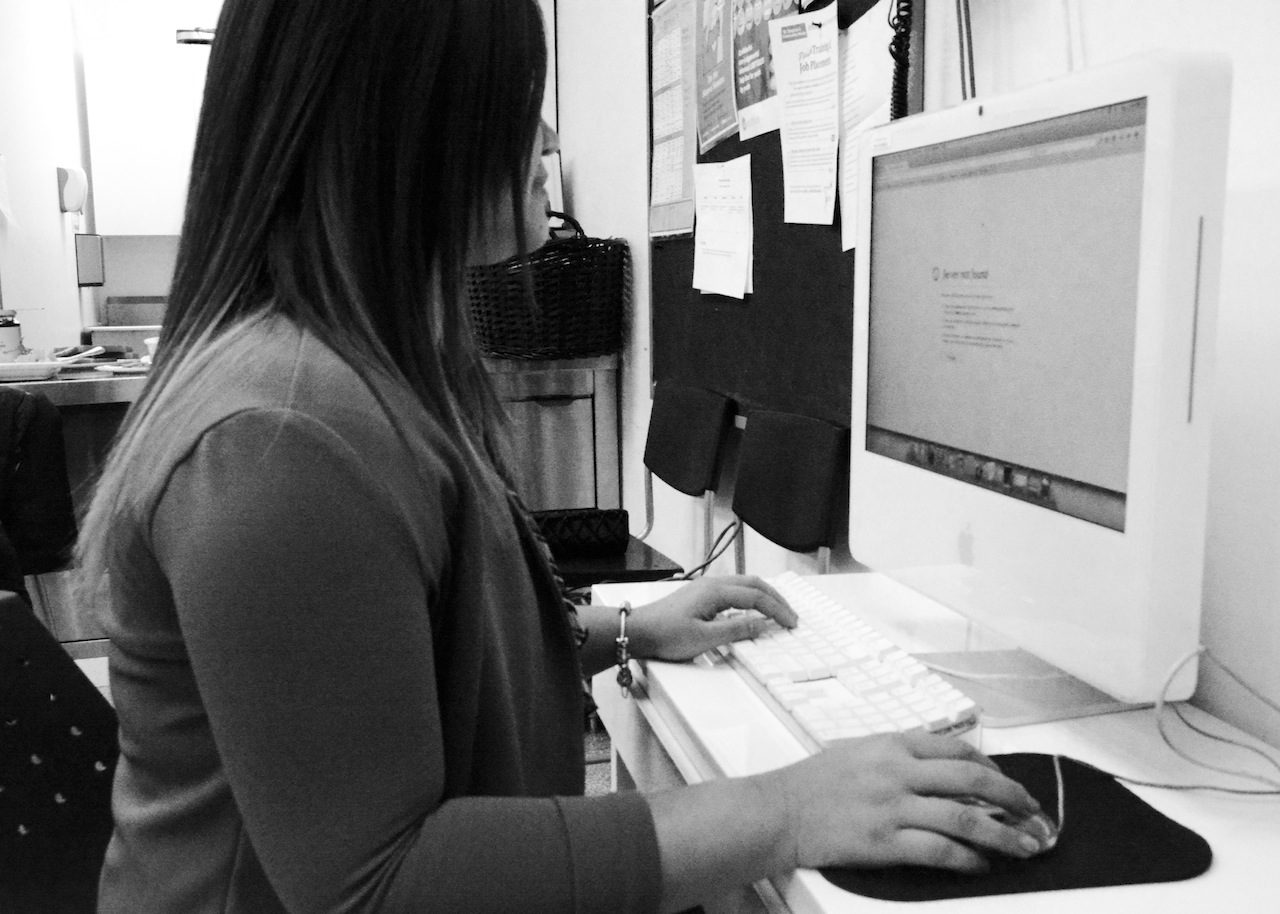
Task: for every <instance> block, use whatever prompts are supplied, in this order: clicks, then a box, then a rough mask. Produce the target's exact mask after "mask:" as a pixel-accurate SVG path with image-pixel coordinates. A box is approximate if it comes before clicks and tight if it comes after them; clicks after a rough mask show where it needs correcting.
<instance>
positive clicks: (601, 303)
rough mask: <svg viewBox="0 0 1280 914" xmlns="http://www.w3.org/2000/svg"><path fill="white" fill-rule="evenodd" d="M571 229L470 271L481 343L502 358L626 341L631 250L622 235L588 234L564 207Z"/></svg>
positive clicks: (601, 350)
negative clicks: (533, 247) (523, 254)
mask: <svg viewBox="0 0 1280 914" xmlns="http://www.w3.org/2000/svg"><path fill="white" fill-rule="evenodd" d="M552 216H554V217H556V218H559V219H562V220H564V222H565V223H566V225H568V226H570V227H571V228H572V229H573V233H574V234H573V236H572V237H569V238H561V239H558V240H554V241H550V242H548V243H547V244H545V245H543V246H542V247H541V248H539V249H538V250H536V251H534V252H533V253H532V254H529V255H528V256H526V257H513V258H511V259H510V260H505V261H503V262H502V263H498V264H494V265H492V266H484V267H475V268H473V269H471V270H469V271H468V273H467V297H468V299H469V302H470V306H471V323H472V326H473V329H474V331H475V335H476V342H477V343H478V344H479V346H480V349H481V351H482V352H483V353H484V354H485V355H489V356H495V357H498V358H504V359H574V358H585V357H587V356H595V355H607V354H609V353H613V352H617V351H618V350H619V349H621V348H622V322H623V316H624V314H625V313H626V311H627V310H628V306H629V305H630V302H631V251H630V248H628V247H627V242H626V241H624V240H622V239H620V238H588V237H587V236H586V234H585V233H584V232H583V231H582V226H580V225H579V224H578V223H577V222H576V221H574V220H573V219H571V218H569V217H568V216H565V215H562V214H560V213H552Z"/></svg>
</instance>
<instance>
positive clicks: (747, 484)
mask: <svg viewBox="0 0 1280 914" xmlns="http://www.w3.org/2000/svg"><path fill="white" fill-rule="evenodd" d="M848 457H849V429H847V428H844V427H842V426H838V425H832V424H831V423H830V422H824V421H823V420H821V419H813V418H810V417H808V416H801V415H796V414H793V413H783V412H776V411H773V410H765V409H757V410H752V411H751V412H749V413H747V427H746V428H745V429H744V430H743V433H742V443H741V446H740V449H739V452H738V474H737V481H736V483H735V485H734V490H733V513H734V514H736V515H737V516H738V517H739V518H741V520H742V521H743V523H745V524H747V525H748V526H749V527H751V528H752V529H753V530H755V531H756V532H757V533H759V534H760V535H761V536H763V537H765V538H766V539H768V540H770V541H771V542H773V543H776V544H777V545H779V546H782V547H783V548H784V549H790V550H792V551H793V552H812V551H813V550H815V549H819V548H822V547H829V546H831V545H832V544H833V543H834V541H835V539H836V530H837V524H836V518H838V517H843V516H844V514H843V512H842V511H840V510H839V509H838V506H839V505H841V504H842V502H841V492H842V483H843V482H844V480H845V479H846V476H845V473H846V471H847V467H848V465H849V461H848Z"/></svg>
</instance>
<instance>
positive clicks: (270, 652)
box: [101, 320, 660, 914]
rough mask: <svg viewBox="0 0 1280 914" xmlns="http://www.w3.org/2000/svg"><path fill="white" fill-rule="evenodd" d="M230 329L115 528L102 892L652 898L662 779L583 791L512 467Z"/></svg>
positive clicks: (413, 412)
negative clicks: (657, 786) (504, 469)
mask: <svg viewBox="0 0 1280 914" xmlns="http://www.w3.org/2000/svg"><path fill="white" fill-rule="evenodd" d="M234 333H235V336H234V338H233V339H232V340H231V342H230V343H229V344H228V345H227V346H226V347H225V350H224V351H223V352H221V353H220V354H219V356H218V357H217V358H216V359H215V360H214V363H213V365H212V367H210V368H209V369H208V370H206V371H205V372H203V374H196V375H194V376H192V377H188V378H186V379H183V381H182V383H181V384H176V383H175V384H170V385H169V388H170V389H169V390H168V391H167V395H166V399H165V401H164V402H162V403H160V404H158V409H159V412H158V413H157V416H156V422H155V423H154V425H153V428H154V429H155V431H153V432H152V433H151V434H150V436H149V438H148V442H149V445H150V446H149V448H148V449H147V453H148V454H149V455H150V459H148V460H147V461H145V463H146V465H145V466H143V465H139V466H138V472H137V478H136V482H135V483H134V485H136V491H135V493H134V497H132V498H130V499H129V504H128V505H127V506H126V507H125V508H123V509H122V510H121V512H120V515H119V517H118V520H117V523H116V525H115V528H114V529H113V535H114V536H113V544H112V553H111V562H110V567H111V605H112V609H111V611H110V614H109V619H108V630H109V632H108V633H109V636H110V638H111V641H112V654H111V657H110V671H111V688H112V693H113V695H114V698H115V701H116V707H117V711H118V714H119V717H120V743H121V757H120V762H119V767H118V770H117V773H116V783H115V797H114V809H115V816H116V830H115V834H114V835H113V838H112V841H111V845H110V848H109V850H108V854H107V861H106V865H105V867H104V870H103V876H102V884H101V910H102V911H103V912H104V914H109V912H136V911H148V912H167V911H173V912H182V914H196V912H219V914H222V912H251V914H264V912H270V911H281V910H287V911H373V910H377V911H415V912H422V911H449V912H456V911H469V912H479V911H488V910H492V911H538V912H543V911H547V912H552V911H583V912H586V911H610V912H615V911H651V910H654V909H655V908H656V907H657V903H658V895H659V890H660V885H659V882H660V871H659V859H658V849H657V842H656V837H655V834H654V828H653V821H652V817H651V815H650V812H649V808H648V805H647V803H646V801H645V800H644V798H643V797H641V796H639V795H638V794H634V793H630V794H618V795H614V796H610V797H592V798H584V797H582V796H580V794H581V793H582V786H583V757H582V723H583V709H582V696H581V691H580V681H579V669H578V665H577V658H576V655H575V646H574V643H573V638H572V636H571V633H570V627H569V624H568V621H567V619H566V616H565V613H564V611H563V609H562V607H561V605H560V602H559V600H558V597H557V594H556V593H555V590H554V584H553V582H552V581H551V578H550V575H549V573H548V572H547V570H546V568H545V566H544V564H543V563H542V562H540V561H539V560H538V558H537V556H538V552H537V549H538V546H537V544H536V542H535V541H534V540H533V538H532V537H531V535H530V534H529V532H528V530H527V525H525V524H523V523H520V522H519V521H518V519H517V518H516V516H515V514H514V509H513V507H512V505H511V503H510V500H509V499H508V497H507V496H506V494H505V489H504V488H503V487H502V485H501V483H500V482H499V481H498V480H497V478H496V476H494V475H493V474H480V475H478V474H477V473H475V472H474V471H473V470H472V469H471V468H470V464H469V463H468V462H467V461H466V460H464V458H463V455H462V454H461V453H460V451H459V448H458V447H457V446H456V444H455V442H454V441H452V440H451V437H450V436H449V435H447V434H445V433H444V432H443V430H442V429H441V428H439V427H438V426H437V425H435V424H434V423H433V422H431V421H430V420H429V419H428V418H427V417H426V416H425V415H424V413H423V411H422V409H421V408H420V407H418V406H416V405H415V403H414V401H413V399H412V397H411V396H410V395H409V394H408V392H407V391H405V390H403V389H401V388H399V387H397V386H396V385H394V384H391V383H389V382H388V383H385V384H380V385H379V389H378V392H377V396H374V394H373V393H372V392H371V391H370V389H369V387H368V385H366V384H365V383H364V382H363V381H361V380H360V379H359V378H358V377H357V375H356V374H355V372H354V371H353V370H352V369H351V368H350V367H349V366H348V365H346V364H345V363H344V362H342V361H341V360H340V359H339V358H338V357H337V356H336V355H335V354H334V353H333V352H332V351H330V350H328V349H327V348H326V347H324V346H323V345H321V344H320V343H319V342H318V341H317V340H316V339H314V338H313V337H311V336H309V335H307V334H305V333H302V332H300V331H299V330H298V329H297V328H296V327H294V326H293V325H291V324H288V323H285V322H283V321H281V320H275V321H271V322H265V323H264V322H258V323H252V324H249V325H247V326H244V327H241V328H239V329H237V330H236V331H235V332H234ZM387 410H390V411H392V412H393V413H394V414H395V415H396V416H397V418H398V424H399V426H400V427H401V429H402V432H401V433H397V432H396V431H395V430H394V428H393V427H392V424H391V423H390V422H388V421H387V418H386V416H387ZM140 463H141V461H140Z"/></svg>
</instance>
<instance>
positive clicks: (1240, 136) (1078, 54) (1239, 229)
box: [557, 0, 1280, 745]
mask: <svg viewBox="0 0 1280 914" xmlns="http://www.w3.org/2000/svg"><path fill="white" fill-rule="evenodd" d="M923 2H925V3H926V6H927V15H926V22H927V27H928V33H929V34H928V36H927V43H926V46H927V49H928V50H927V67H926V81H927V84H926V93H925V98H926V105H927V106H928V107H929V108H937V107H939V106H943V105H948V104H953V103H955V102H956V101H958V100H959V99H960V90H959V82H958V73H959V64H958V62H957V60H958V58H957V57H956V50H955V43H956V37H955V36H956V34H957V33H956V28H955V18H954V16H955V4H954V3H952V2H950V0H923ZM557 5H558V16H559V24H558V33H559V41H558V44H559V66H560V85H559V102H560V133H561V140H562V145H563V147H564V158H565V174H566V196H567V198H568V200H569V207H570V211H571V212H572V213H574V214H575V215H576V216H578V217H579V219H580V220H581V221H582V222H583V224H584V226H585V228H586V229H587V231H588V232H590V233H592V234H597V235H614V236H621V237H625V238H627V239H628V240H629V241H630V243H631V248H632V253H633V256H634V259H635V268H636V278H637V279H636V290H635V306H634V309H633V311H634V316H633V326H632V328H631V335H630V339H629V341H628V346H627V350H626V353H625V356H624V380H623V409H622V417H623V426H624V428H623V502H624V505H625V506H626V507H627V509H628V510H629V511H630V512H631V515H632V528H633V530H635V531H638V530H639V528H640V527H641V526H642V525H643V514H644V508H643V464H642V455H643V451H644V440H645V434H646V431H647V428H648V418H649V409H650V396H649V381H650V377H649V350H650V335H649V329H648V327H649V313H650V308H649V289H648V283H647V278H648V235H647V209H646V195H647V187H648V178H647V174H646V170H647V167H648V154H647V106H648V99H647V85H646V84H647V61H646V53H647V51H646V44H647V26H646V22H645V15H646V9H647V0H558V4H557ZM970 6H971V9H972V22H973V32H974V50H975V55H976V56H977V57H978V58H979V64H978V67H977V68H976V74H975V76H976V82H977V88H978V91H979V93H986V94H989V93H992V92H995V91H999V90H1002V89H1008V88H1013V87H1015V86H1018V85H1022V84H1025V83H1027V82H1030V81H1033V80H1036V79H1041V78H1047V77H1051V76H1054V75H1058V74H1061V73H1064V72H1067V71H1068V70H1069V69H1071V68H1072V67H1079V66H1085V65H1088V64H1091V63H1099V62H1102V61H1105V60H1108V59H1113V58H1116V57H1119V56H1123V55H1126V54H1129V53H1133V52H1136V51H1139V50H1141V49H1144V48H1149V47H1153V46H1157V45H1166V46H1168V45H1174V46H1177V45H1194V46H1196V47H1201V48H1211V49H1218V50H1221V51H1224V52H1226V53H1229V54H1230V55H1231V57H1232V59H1233V61H1234V65H1235V93H1234V98H1235V100H1234V103H1233V111H1232V122H1233V127H1232V149H1231V157H1230V162H1229V173H1228V199H1227V213H1226V220H1227V221H1226V232H1225V235H1226V237H1225V252H1224V263H1223V279H1222V291H1221V303H1220V329H1219V334H1218V347H1219V349H1218V369H1219V373H1218V379H1217V393H1216V402H1215V410H1216V414H1215V423H1214V432H1213V448H1214V452H1213V467H1212V472H1213V482H1212V486H1211V493H1210V505H1209V523H1208V528H1209V544H1208V554H1207V559H1206V563H1207V565H1206V582H1205V604H1204V606H1205V623H1204V640H1205V643H1206V644H1207V645H1208V646H1209V648H1210V649H1211V650H1212V651H1213V652H1214V653H1215V655H1216V656H1218V657H1220V658H1221V659H1222V660H1223V661H1224V662H1226V663H1227V664H1229V665H1230V666H1231V667H1232V668H1233V669H1235V670H1236V671H1237V672H1238V673H1240V674H1241V675H1243V676H1244V677H1245V678H1246V679H1248V680H1250V681H1252V682H1253V683H1255V684H1257V685H1259V686H1261V687H1262V688H1263V690H1264V691H1265V692H1266V694H1267V695H1268V696H1269V697H1270V698H1271V699H1272V700H1274V701H1280V662H1277V661H1278V660H1280V461H1276V460H1275V459H1273V457H1272V455H1274V454H1275V453H1278V452H1280V358H1277V357H1276V355H1275V353H1277V352H1280V311H1277V309H1276V308H1275V307H1274V302H1275V299H1276V291H1275V290H1276V289H1277V288H1280V257H1277V256H1276V253H1275V246H1276V242H1277V241H1278V240H1280V226H1278V225H1277V223H1278V222H1280V160H1277V159H1276V157H1275V149H1276V148H1278V147H1280V105H1277V104H1276V103H1275V89H1274V87H1275V86H1276V85H1280V56H1278V55H1276V53H1275V41H1276V38H1277V36H1280V4H1277V3H1275V2H1274V0H1223V2H1219V3H1215V4H1204V3H1191V2H1190V0H1182V2H1177V0H1128V2H1125V3H1116V2H1114V0H971V2H970ZM729 472H730V473H731V468H730V470H729ZM654 488H655V502H656V506H657V510H656V515H657V522H656V524H655V527H654V531H653V533H652V534H651V535H650V537H649V542H650V543H651V544H653V545H654V546H655V547H657V548H658V549H661V550H662V551H663V552H666V553H667V554H668V555H670V556H672V557H673V558H675V559H676V560H677V561H679V562H681V563H682V564H684V565H686V567H688V566H690V565H693V564H696V562H697V561H698V558H699V554H700V550H701V538H702V532H701V531H702V519H701V510H700V505H699V503H698V502H697V500H695V499H691V498H688V497H686V496H684V495H681V494H679V493H677V492H674V491H672V490H670V489H669V488H667V487H665V486H664V485H663V484H662V483H661V482H660V481H655V483H654ZM726 498H727V496H722V497H721V498H720V499H719V510H718V512H717V513H718V517H717V529H718V528H719V525H720V524H722V523H724V522H725V521H726V520H727V517H728V514H727V510H726ZM747 566H748V570H750V571H753V572H757V573H760V574H765V575H768V574H773V573H776V572H777V571H779V570H781V569H782V568H784V567H793V568H796V569H797V570H799V571H801V572H806V571H812V570H816V562H815V561H814V559H813V557H811V556H796V555H792V554H789V553H786V552H785V551H783V550H780V549H777V548H776V547H773V546H772V545H771V544H768V543H766V542H764V541H762V540H760V539H759V537H755V536H754V535H752V536H750V537H749V538H748V543H747ZM853 567H856V566H855V565H854V563H853V562H852V560H851V559H850V557H849V556H848V554H847V553H843V554H837V555H834V556H833V568H834V569H835V570H842V569H848V568H853ZM716 569H717V570H725V571H728V570H731V569H732V561H731V556H730V557H726V559H724V560H722V561H721V562H720V563H719V564H718V565H717V566H716ZM1197 702H1198V703H1200V704H1202V705H1204V706H1205V707H1207V708H1208V709H1209V710H1211V711H1213V712H1214V713H1216V714H1219V715H1221V716H1222V717H1224V718H1226V719H1229V720H1231V721H1233V722H1235V723H1237V724H1238V725H1240V726H1241V727H1243V728H1244V729H1246V730H1249V731H1250V732H1253V733H1255V734H1257V735H1259V736H1261V737H1263V738H1265V739H1267V740H1268V741H1269V742H1271V743H1273V744H1275V745H1280V716H1278V715H1276V714H1275V713H1274V712H1273V711H1270V710H1268V709H1266V708H1265V707H1264V706H1262V705H1260V704H1259V703H1257V702H1254V701H1252V700H1249V699H1246V698H1244V697H1242V695H1241V693H1240V691H1239V690H1238V689H1236V688H1235V687H1234V686H1233V685H1232V684H1231V683H1230V681H1229V680H1227V679H1226V677H1224V676H1222V675H1221V674H1219V673H1217V672H1216V671H1215V670H1213V669H1212V668H1209V667H1206V668H1203V674H1202V688H1201V690H1200V692H1199V694H1198V696H1197Z"/></svg>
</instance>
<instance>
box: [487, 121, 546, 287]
mask: <svg viewBox="0 0 1280 914" xmlns="http://www.w3.org/2000/svg"><path fill="white" fill-rule="evenodd" d="M559 149H560V138H559V137H558V136H557V135H556V132H555V130H553V129H552V127H551V125H550V124H548V123H547V122H546V121H545V120H544V121H539V122H538V130H537V132H536V133H535V134H534V140H533V145H532V147H531V148H530V150H529V162H528V165H527V169H526V178H525V183H524V238H525V244H526V246H527V249H528V250H526V251H521V250H520V236H519V235H518V234H517V232H516V225H515V210H514V207H513V206H512V201H511V194H510V192H509V190H508V189H506V188H503V190H502V192H501V193H500V194H499V195H498V197H497V199H495V200H493V201H491V202H490V204H489V205H488V206H484V205H482V206H481V208H480V212H479V213H478V216H477V219H476V235H475V238H474V239H473V240H472V243H471V253H470V256H469V257H468V260H469V261H470V262H471V263H472V264H476V265H478V264H490V263H499V262H500V261H503V260H506V259H507V258H508V257H513V256H515V255H516V254H520V253H528V251H529V250H533V249H535V248H537V247H540V246H541V245H542V243H543V242H545V241H546V240H547V206H548V201H547V168H546V164H545V163H544V161H543V157H544V156H548V155H550V154H552V153H554V152H558V151H559Z"/></svg>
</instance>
